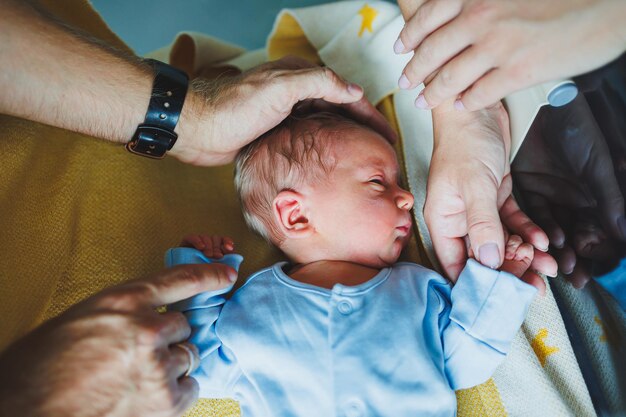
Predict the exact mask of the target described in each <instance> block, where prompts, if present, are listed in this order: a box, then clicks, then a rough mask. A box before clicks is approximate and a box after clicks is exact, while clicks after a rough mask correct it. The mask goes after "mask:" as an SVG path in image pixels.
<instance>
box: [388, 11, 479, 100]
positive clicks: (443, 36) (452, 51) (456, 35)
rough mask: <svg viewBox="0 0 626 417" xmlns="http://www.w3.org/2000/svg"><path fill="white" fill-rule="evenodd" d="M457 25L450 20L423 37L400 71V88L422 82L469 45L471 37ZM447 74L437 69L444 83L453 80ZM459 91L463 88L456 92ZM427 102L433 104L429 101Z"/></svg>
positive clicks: (410, 86)
mask: <svg viewBox="0 0 626 417" xmlns="http://www.w3.org/2000/svg"><path fill="white" fill-rule="evenodd" d="M458 26H459V25H458V23H456V21H454V22H451V23H449V24H448V25H446V26H444V27H442V28H440V29H439V30H437V31H436V32H435V33H433V34H431V35H430V36H428V37H427V38H426V39H424V41H423V42H422V44H421V45H420V47H419V48H418V49H417V50H416V51H415V54H413V57H412V58H411V59H410V60H409V62H408V63H407V64H406V66H405V67H404V70H403V71H402V75H401V76H400V80H399V81H398V86H399V87H400V88H403V89H408V88H415V87H417V86H418V85H419V84H420V83H422V82H424V80H425V79H426V77H427V76H428V75H429V74H431V73H433V72H434V71H436V70H437V69H438V68H440V67H441V66H443V65H444V64H445V63H447V62H448V61H450V59H452V58H453V57H454V56H456V55H457V54H458V53H459V52H461V51H463V50H464V49H465V48H467V47H468V46H469V45H470V43H471V38H470V37H468V36H466V35H465V33H463V32H461V31H460V30H459V29H460V28H459V27H458ZM448 75H449V72H446V71H443V70H441V71H439V77H442V76H443V77H445V78H444V79H443V82H444V83H451V82H453V80H451V79H449V78H448ZM472 81H474V80H472ZM461 91H463V90H460V91H458V92H457V93H460V92H461ZM428 103H429V104H431V105H432V104H433V103H431V102H430V101H429V102H428Z"/></svg>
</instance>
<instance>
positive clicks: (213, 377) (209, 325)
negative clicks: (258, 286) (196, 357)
mask: <svg viewBox="0 0 626 417" xmlns="http://www.w3.org/2000/svg"><path fill="white" fill-rule="evenodd" d="M226 256H228V255H226ZM237 256H239V255H237ZM216 261H217V262H221V261H222V260H213V259H208V258H206V257H205V256H204V255H203V254H202V253H201V252H200V251H197V250H195V249H190V248H174V249H170V250H168V251H167V253H166V255H165V265H166V266H167V267H172V266H176V265H183V264H199V263H212V262H216ZM239 262H240V261H239ZM224 263H229V262H224ZM237 265H238V263H237ZM231 266H232V265H231ZM233 285H234V284H233ZM233 285H230V286H229V287H227V288H222V289H219V290H216V291H207V292H204V293H201V294H198V295H196V296H193V297H191V298H188V299H186V300H183V301H179V302H177V303H174V304H171V305H170V306H169V307H168V309H169V310H170V311H180V312H182V313H183V314H184V315H185V317H186V318H187V321H188V322H189V325H190V327H191V336H190V337H189V339H188V341H189V342H190V343H192V344H194V345H195V346H196V347H197V348H198V351H199V353H200V366H199V367H198V369H196V371H194V372H193V373H192V374H191V376H192V377H193V378H195V379H196V380H197V381H198V385H199V386H200V397H204V398H220V397H230V396H232V394H233V387H234V385H235V383H236V382H237V380H238V378H239V377H240V375H241V371H240V368H239V366H238V364H237V361H236V359H235V356H234V355H233V353H232V352H231V351H230V349H228V348H227V347H225V346H224V345H223V343H222V341H221V340H220V337H219V335H218V332H217V329H216V324H217V321H218V319H219V316H220V313H221V311H222V307H223V306H224V303H225V302H226V298H225V294H226V293H228V292H229V291H230V290H231V289H232V288H233Z"/></svg>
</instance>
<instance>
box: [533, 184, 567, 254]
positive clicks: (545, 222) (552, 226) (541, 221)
mask: <svg viewBox="0 0 626 417" xmlns="http://www.w3.org/2000/svg"><path fill="white" fill-rule="evenodd" d="M524 199H525V201H526V203H527V206H528V210H529V212H530V213H531V215H532V217H533V219H534V221H535V222H537V224H538V225H539V226H540V227H541V228H542V229H543V230H544V231H545V233H546V234H547V236H548V239H549V241H550V244H551V245H552V246H554V247H556V248H562V247H563V245H564V244H565V232H564V230H563V228H562V227H561V226H560V225H559V223H558V222H557V221H556V220H555V218H554V215H553V214H552V209H551V206H550V203H549V202H548V200H547V199H546V198H545V197H543V196H542V195H539V194H535V193H525V194H524Z"/></svg>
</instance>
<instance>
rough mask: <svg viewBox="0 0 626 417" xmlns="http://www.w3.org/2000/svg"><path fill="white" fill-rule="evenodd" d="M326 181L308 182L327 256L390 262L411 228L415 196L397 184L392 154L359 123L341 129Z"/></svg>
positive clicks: (371, 263) (377, 264) (372, 263)
mask: <svg viewBox="0 0 626 417" xmlns="http://www.w3.org/2000/svg"><path fill="white" fill-rule="evenodd" d="M341 134H342V139H341V140H339V141H333V144H332V145H330V146H333V147H334V148H333V149H332V150H331V152H330V154H331V155H334V157H335V158H336V162H335V168H334V170H333V171H332V172H331V173H330V174H329V178H328V181H322V182H320V183H319V184H314V185H311V191H310V194H309V199H308V201H309V208H310V219H311V222H312V225H313V226H314V228H315V230H316V232H317V233H318V234H319V235H320V236H321V237H322V242H323V244H324V246H325V248H327V250H328V252H327V255H328V258H327V259H335V260H344V261H351V262H355V263H359V264H362V265H367V266H371V267H384V266H386V265H389V264H392V263H394V262H395V261H396V260H397V259H398V257H399V256H400V252H401V251H402V249H403V248H404V246H405V245H406V243H407V242H408V240H409V238H410V233H411V214H410V210H411V208H412V207H413V201H414V200H413V196H412V195H411V193H409V192H408V191H406V190H404V189H402V188H401V187H400V185H399V184H398V180H399V178H398V176H399V167H398V161H397V159H396V154H395V152H394V150H393V148H392V147H391V145H390V144H389V143H388V142H387V141H386V140H385V139H383V137H382V136H380V135H378V134H376V133H374V132H372V131H370V130H368V129H362V128H358V127H355V128H351V129H349V130H347V131H344V132H342V133H341Z"/></svg>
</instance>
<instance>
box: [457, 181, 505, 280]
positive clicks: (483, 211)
mask: <svg viewBox="0 0 626 417" xmlns="http://www.w3.org/2000/svg"><path fill="white" fill-rule="evenodd" d="M477 183H478V181H476V182H474V184H473V185H472V186H470V188H469V189H468V190H467V192H466V193H465V196H464V200H465V208H466V212H467V234H468V236H469V240H470V244H471V246H472V250H473V251H474V254H475V256H476V257H477V260H478V261H479V262H480V263H481V264H483V265H485V266H488V267H489V268H493V269H495V268H498V267H499V266H500V265H502V261H503V259H504V230H503V229H502V222H501V221H500V215H499V213H498V203H497V189H496V188H497V186H496V185H495V184H490V185H489V186H486V187H485V186H482V187H479V186H478V184H477Z"/></svg>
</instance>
